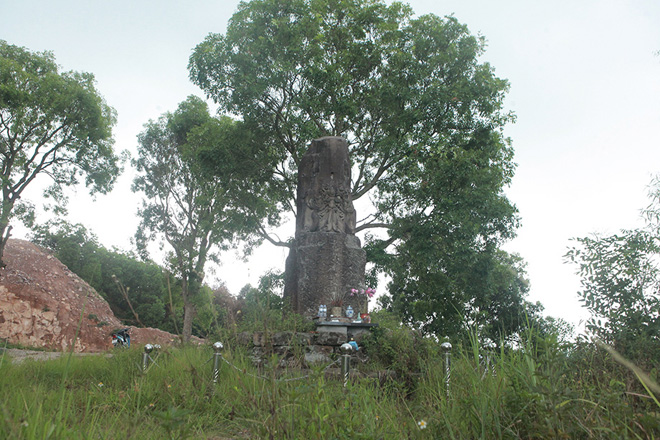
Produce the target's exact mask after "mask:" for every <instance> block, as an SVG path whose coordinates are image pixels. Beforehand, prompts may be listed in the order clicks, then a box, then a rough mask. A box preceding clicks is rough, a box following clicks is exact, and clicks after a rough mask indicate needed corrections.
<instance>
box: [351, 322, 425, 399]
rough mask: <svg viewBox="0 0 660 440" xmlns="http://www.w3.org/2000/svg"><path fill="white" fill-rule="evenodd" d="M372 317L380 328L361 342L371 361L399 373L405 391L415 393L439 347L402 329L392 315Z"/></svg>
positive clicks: (399, 380) (404, 328) (399, 381)
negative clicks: (427, 365)
mask: <svg viewBox="0 0 660 440" xmlns="http://www.w3.org/2000/svg"><path fill="white" fill-rule="evenodd" d="M371 316H372V320H373V321H374V322H377V323H378V327H376V328H374V329H373V330H372V331H371V333H370V334H369V335H368V336H365V337H364V339H363V340H362V342H361V344H362V345H363V346H364V350H365V352H366V353H367V354H368V356H369V359H370V361H373V362H375V363H376V364H377V365H381V366H382V367H383V368H384V369H387V370H391V371H393V372H394V373H396V376H397V383H398V384H399V385H401V386H402V389H403V390H407V391H412V390H413V389H414V388H415V386H416V385H417V383H418V379H419V378H420V377H421V376H422V374H423V370H424V368H425V366H426V364H427V363H428V361H429V358H430V357H432V356H433V355H437V347H436V345H437V344H435V343H434V342H433V341H432V340H431V339H429V338H425V337H424V336H423V335H422V333H421V332H419V331H414V330H411V329H410V328H409V327H406V326H404V325H402V324H401V322H400V320H399V319H398V318H397V316H396V315H394V314H393V313H391V312H388V311H386V310H380V311H378V312H375V313H372V314H371ZM434 347H435V349H434Z"/></svg>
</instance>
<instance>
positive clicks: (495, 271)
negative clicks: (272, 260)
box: [189, 0, 527, 336]
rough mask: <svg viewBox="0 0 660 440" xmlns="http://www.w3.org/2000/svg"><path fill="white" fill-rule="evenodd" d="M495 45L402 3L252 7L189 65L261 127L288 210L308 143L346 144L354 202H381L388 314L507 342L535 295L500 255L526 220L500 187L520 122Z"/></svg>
mask: <svg viewBox="0 0 660 440" xmlns="http://www.w3.org/2000/svg"><path fill="white" fill-rule="evenodd" d="M484 48H485V41H484V39H483V38H478V37H475V36H473V35H471V34H470V33H469V31H468V29H467V28H466V26H465V25H462V24H460V23H459V22H458V21H457V20H456V19H455V18H454V17H446V18H440V17H437V16H435V15H432V14H429V15H424V16H421V17H414V16H413V13H412V10H411V9H410V8H409V7H408V6H405V5H403V4H401V3H398V2H394V3H392V4H391V5H388V4H385V3H384V2H382V1H373V0H294V1H287V2H282V1H279V0H254V1H251V2H244V3H241V5H240V6H239V9H238V11H237V12H236V13H235V14H234V16H233V17H232V20H231V21H230V23H229V26H228V28H227V31H226V33H225V34H224V35H223V34H210V35H208V36H207V38H206V39H205V40H204V41H203V42H202V43H200V44H199V45H198V46H197V47H196V48H195V50H194V52H193V54H192V56H191V57H190V63H189V70H190V77H191V79H192V81H193V82H194V83H195V84H197V85H198V86H200V87H201V88H202V89H203V90H204V91H205V92H206V94H207V96H209V97H210V98H212V99H214V100H215V101H216V102H217V103H218V104H219V105H220V110H221V111H225V112H228V113H231V114H237V115H240V116H241V118H242V121H243V124H244V125H245V127H248V128H249V130H250V132H252V133H257V134H258V136H257V137H256V138H257V139H259V140H260V143H261V146H262V147H261V148H262V151H264V153H265V154H266V155H267V157H268V160H265V161H264V162H265V163H268V166H270V167H271V169H273V170H274V176H275V177H276V178H275V179H271V180H270V181H269V182H268V184H267V185H268V186H267V187H268V191H267V192H266V193H267V194H268V200H269V202H270V203H272V202H273V201H275V202H277V203H278V206H279V208H280V209H291V210H292V211H293V207H294V206H295V202H294V201H295V188H296V182H297V176H296V173H297V169H298V165H299V162H300V158H301V157H302V155H303V154H304V152H305V150H306V148H307V145H308V143H309V142H310V140H312V139H314V138H319V137H322V136H328V135H334V136H343V137H345V138H346V139H347V140H348V142H349V149H350V157H351V160H352V163H353V169H354V170H355V171H354V176H353V182H352V185H353V187H352V195H353V199H354V200H357V199H359V198H361V197H363V196H366V195H368V196H369V198H370V200H371V201H372V202H373V203H374V208H375V210H374V212H375V213H374V214H373V215H372V216H370V217H369V218H367V219H365V221H364V222H363V223H361V224H359V225H358V227H357V229H358V231H360V230H366V229H369V228H384V229H383V230H384V233H383V234H369V235H367V243H366V246H365V247H366V249H367V252H368V253H367V258H368V260H369V261H370V262H372V263H374V265H373V270H374V271H373V272H370V276H371V278H370V279H372V280H375V279H377V278H376V273H377V272H384V273H386V274H388V275H390V278H391V279H392V283H391V285H390V286H389V292H390V294H391V295H392V299H391V301H390V302H389V303H387V304H388V306H389V307H391V308H392V309H394V310H396V311H397V312H398V313H400V314H402V315H403V316H404V318H405V320H406V321H407V322H411V323H413V322H414V323H415V324H416V325H417V324H419V323H424V328H423V330H424V331H425V332H427V333H435V334H437V335H440V336H444V335H445V334H447V335H455V334H457V333H456V332H458V331H459V327H460V322H461V320H462V317H465V316H470V315H480V316H486V318H487V321H488V324H487V325H488V326H490V327H492V329H493V330H492V333H493V334H495V333H497V332H501V331H508V330H510V329H511V328H513V327H515V326H516V325H517V323H518V322H519V320H520V316H521V313H520V312H521V310H523V309H524V301H523V297H524V295H525V293H526V290H527V287H526V285H525V283H524V282H522V281H521V280H522V275H521V270H520V266H521V263H520V261H519V259H516V257H514V256H506V255H504V254H503V253H502V252H500V251H498V250H497V249H498V247H499V245H500V244H501V243H502V241H503V240H506V239H508V238H510V237H511V236H512V235H513V230H514V228H515V227H516V225H517V216H516V209H515V207H514V206H513V205H512V204H511V203H510V202H509V201H508V200H507V198H506V197H505V195H504V193H503V190H504V188H505V187H506V186H507V185H508V184H509V183H510V180H511V177H512V176H513V172H514V168H515V166H514V163H513V158H512V157H513V150H512V148H511V146H510V142H509V141H508V140H507V139H505V138H504V137H503V134H502V129H503V127H504V125H505V124H506V123H507V122H509V121H512V120H513V116H512V115H511V114H510V113H508V112H506V111H504V110H503V100H504V96H505V93H506V91H507V90H508V83H507V82H506V81H505V80H502V79H500V78H498V77H496V76H495V74H494V70H493V68H492V67H491V66H490V65H488V64H487V63H480V62H479V57H480V56H481V55H482V54H483V51H484ZM265 232H266V230H265V228H264V233H265ZM271 241H272V242H274V243H277V244H281V245H289V244H290V243H289V242H287V241H284V242H282V241H278V240H274V239H271ZM511 271H513V272H514V273H513V274H512V275H507V274H505V272H511ZM472 298H474V299H475V301H476V303H474V304H472V303H471V302H470V300H471V299H472ZM496 299H502V300H503V304H505V305H504V306H503V307H501V308H498V307H497V306H496V304H497V302H496V301H495V300H496Z"/></svg>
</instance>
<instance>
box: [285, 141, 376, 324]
mask: <svg viewBox="0 0 660 440" xmlns="http://www.w3.org/2000/svg"><path fill="white" fill-rule="evenodd" d="M296 204H297V217H296V235H295V240H294V243H293V245H292V247H291V249H290V251H289V256H288V258H287V261H286V276H285V286H284V299H285V300H286V301H288V302H289V304H290V305H291V306H292V309H293V310H294V311H296V312H298V313H301V314H303V315H307V316H315V315H316V312H317V311H318V306H319V305H320V304H326V305H329V304H330V302H331V300H332V298H336V297H341V296H344V306H346V305H348V304H351V305H353V307H356V306H358V304H357V301H356V298H354V297H351V296H350V290H351V289H352V288H364V268H365V264H366V253H365V251H364V250H363V249H362V247H361V246H360V240H359V239H358V238H357V237H356V236H355V219H356V217H355V209H354V208H353V199H352V197H351V163H350V161H349V158H348V144H347V143H346V140H344V139H343V138H341V137H324V138H321V139H316V140H314V141H312V143H311V145H310V147H309V149H308V150H307V152H306V153H305V155H303V157H302V160H301V163H300V168H299V170H298V192H297V200H296Z"/></svg>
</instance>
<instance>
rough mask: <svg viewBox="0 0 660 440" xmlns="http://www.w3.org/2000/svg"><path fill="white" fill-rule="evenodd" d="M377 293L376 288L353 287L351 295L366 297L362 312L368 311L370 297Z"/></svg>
mask: <svg viewBox="0 0 660 440" xmlns="http://www.w3.org/2000/svg"><path fill="white" fill-rule="evenodd" d="M375 294H376V289H373V288H371V287H367V288H366V289H351V296H357V297H358V298H360V297H361V298H364V307H362V306H360V312H362V313H367V309H368V304H369V298H372V297H373V296H374V295H375Z"/></svg>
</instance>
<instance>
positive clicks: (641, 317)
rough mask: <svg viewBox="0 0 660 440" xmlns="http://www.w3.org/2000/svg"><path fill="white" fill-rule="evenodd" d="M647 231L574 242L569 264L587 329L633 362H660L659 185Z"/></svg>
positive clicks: (655, 187) (659, 184) (648, 215)
mask: <svg viewBox="0 0 660 440" xmlns="http://www.w3.org/2000/svg"><path fill="white" fill-rule="evenodd" d="M651 197H652V203H651V205H650V206H649V207H648V208H647V209H646V210H645V211H644V215H645V217H646V219H647V224H646V226H645V227H644V228H640V229H635V230H623V231H621V232H619V233H618V234H614V235H611V236H598V235H594V236H592V237H583V238H577V239H575V241H576V243H577V245H576V246H573V247H571V248H570V249H569V250H568V252H567V254H566V259H567V261H569V262H571V263H574V264H576V265H577V267H578V269H577V273H578V275H580V277H581V284H582V290H581V291H580V292H579V296H580V300H581V301H582V302H583V303H584V305H585V307H586V308H587V309H588V310H589V311H590V312H591V314H592V316H591V318H590V319H589V321H588V322H587V329H588V330H589V331H590V332H591V333H592V334H593V335H594V336H596V337H598V338H600V339H601V340H603V341H604V342H607V343H610V344H613V345H614V346H615V347H616V349H617V350H619V351H620V352H622V353H623V354H624V356H627V357H629V358H632V359H634V360H643V359H654V360H658V359H660V349H658V334H660V296H659V294H658V292H659V291H660V266H658V260H657V258H658V254H659V253H660V222H659V221H658V220H659V217H658V212H660V182H658V181H655V182H654V185H653V187H652V190H651Z"/></svg>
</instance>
